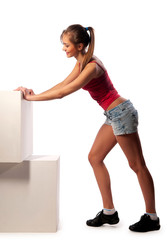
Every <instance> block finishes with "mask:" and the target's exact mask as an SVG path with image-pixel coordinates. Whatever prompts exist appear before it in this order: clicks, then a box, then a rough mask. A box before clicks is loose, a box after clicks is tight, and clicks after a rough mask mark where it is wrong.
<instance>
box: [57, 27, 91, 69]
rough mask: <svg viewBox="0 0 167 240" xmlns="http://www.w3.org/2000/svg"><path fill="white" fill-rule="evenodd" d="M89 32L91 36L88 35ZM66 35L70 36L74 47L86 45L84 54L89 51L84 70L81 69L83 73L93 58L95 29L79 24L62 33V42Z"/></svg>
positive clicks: (84, 62) (83, 64)
mask: <svg viewBox="0 0 167 240" xmlns="http://www.w3.org/2000/svg"><path fill="white" fill-rule="evenodd" d="M88 31H89V33H90V35H89V34H88ZM64 34H69V37H70V41H71V42H72V43H73V44H74V45H77V44H79V43H82V44H83V45H84V48H83V52H85V50H86V48H87V47H88V50H87V52H86V53H85V56H84V60H83V63H82V69H81V71H82V70H83V69H84V68H85V66H86V65H87V64H88V62H89V61H90V60H91V58H92V56H93V52H94V45H95V37H94V29H93V28H92V27H87V28H84V27H83V26H81V25H79V24H74V25H71V26H69V27H68V28H67V29H66V30H64V31H63V32H62V34H61V36H60V39H61V41H62V38H63V35H64Z"/></svg>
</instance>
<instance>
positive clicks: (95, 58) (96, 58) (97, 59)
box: [89, 56, 106, 71]
mask: <svg viewBox="0 0 167 240" xmlns="http://www.w3.org/2000/svg"><path fill="white" fill-rule="evenodd" d="M89 63H96V64H97V65H98V67H100V68H101V69H102V70H103V71H106V68H105V66H104V64H103V63H102V61H101V60H100V59H99V58H98V57H96V56H93V57H92V59H91V60H90V62H89Z"/></svg>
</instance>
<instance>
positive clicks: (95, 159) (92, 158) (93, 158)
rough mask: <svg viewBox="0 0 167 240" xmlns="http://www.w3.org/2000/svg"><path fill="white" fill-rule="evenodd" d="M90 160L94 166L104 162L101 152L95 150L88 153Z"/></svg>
mask: <svg viewBox="0 0 167 240" xmlns="http://www.w3.org/2000/svg"><path fill="white" fill-rule="evenodd" d="M88 160H89V163H90V165H91V166H92V167H94V166H96V165H99V164H101V163H102V162H103V160H104V159H103V158H102V157H100V156H99V154H96V153H94V152H90V153H89V154H88Z"/></svg>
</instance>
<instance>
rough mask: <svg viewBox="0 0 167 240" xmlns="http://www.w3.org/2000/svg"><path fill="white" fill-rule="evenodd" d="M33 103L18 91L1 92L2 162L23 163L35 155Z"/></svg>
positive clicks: (0, 156)
mask: <svg viewBox="0 0 167 240" xmlns="http://www.w3.org/2000/svg"><path fill="white" fill-rule="evenodd" d="M32 114H33V113H32V102H29V101H26V100H24V99H23V96H22V93H21V92H18V91H0V162H22V161H23V160H24V159H25V158H26V157H28V156H29V155H31V154H32V153H33V116H32Z"/></svg>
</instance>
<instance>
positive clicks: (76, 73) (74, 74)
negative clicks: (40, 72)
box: [44, 62, 80, 93]
mask: <svg viewBox="0 0 167 240" xmlns="http://www.w3.org/2000/svg"><path fill="white" fill-rule="evenodd" d="M79 74H80V69H79V62H77V63H76V64H75V67H74V69H73V70H72V72H71V73H70V74H69V75H68V77H67V78H66V79H65V80H64V81H62V82H60V83H58V84H57V85H55V86H54V87H52V88H51V89H49V90H47V91H45V92H44V93H47V92H48V91H50V90H56V89H59V88H62V87H64V86H66V85H67V84H69V83H70V82H72V81H73V80H74V79H76V78H77V77H78V76H79Z"/></svg>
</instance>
